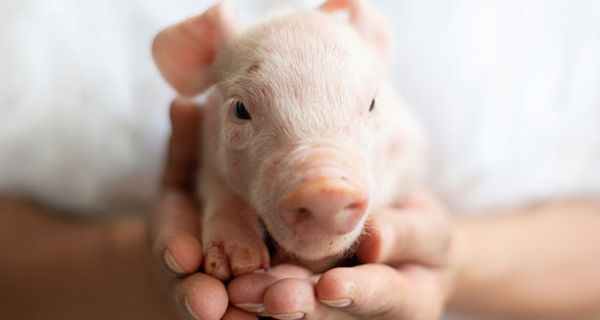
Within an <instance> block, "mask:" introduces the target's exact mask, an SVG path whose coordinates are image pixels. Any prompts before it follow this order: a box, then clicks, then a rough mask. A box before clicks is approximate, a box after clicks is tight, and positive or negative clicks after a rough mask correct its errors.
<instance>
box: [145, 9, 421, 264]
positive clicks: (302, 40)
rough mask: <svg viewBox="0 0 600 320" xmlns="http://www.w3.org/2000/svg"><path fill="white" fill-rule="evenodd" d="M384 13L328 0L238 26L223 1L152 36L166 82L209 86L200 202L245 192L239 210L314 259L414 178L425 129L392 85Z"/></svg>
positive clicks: (345, 245) (190, 89)
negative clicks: (340, 13) (338, 13)
mask: <svg viewBox="0 0 600 320" xmlns="http://www.w3.org/2000/svg"><path fill="white" fill-rule="evenodd" d="M335 10H346V11H347V12H348V14H349V18H348V20H349V21H342V20H341V19H339V18H337V17H335V16H333V15H332V14H331V11H335ZM382 21H383V20H382V19H381V17H380V15H379V14H378V13H377V12H376V11H375V10H373V8H371V7H370V6H369V5H368V4H367V3H366V1H363V0H346V1H336V0H330V1H327V2H326V3H325V4H324V5H322V6H321V8H320V10H306V11H296V12H292V13H288V14H285V15H281V16H277V17H274V18H271V19H269V20H267V21H265V22H263V23H261V24H258V25H256V26H253V27H251V28H248V29H245V30H240V28H238V26H237V22H236V16H235V13H234V9H233V8H232V7H231V5H230V4H229V2H222V3H220V4H217V5H215V6H213V7H211V8H210V9H208V11H207V12H205V13H204V14H202V15H200V16H198V17H194V18H191V19H188V20H186V21H184V22H182V23H180V24H178V25H175V26H173V27H170V28H168V29H166V30H164V31H163V32H161V33H160V34H159V35H158V36H157V38H156V39H155V41H154V45H153V53H154V57H155V61H156V63H157V65H158V67H159V69H160V71H161V73H162V74H163V76H164V77H165V78H166V79H167V80H168V82H169V83H170V84H171V85H173V87H175V88H176V89H177V91H178V92H179V93H180V94H184V95H196V94H199V93H202V92H204V91H208V98H207V100H206V105H205V108H206V110H205V112H204V114H205V116H204V121H205V123H204V132H203V133H202V136H203V150H202V159H203V167H202V172H201V175H200V179H201V180H204V182H203V183H201V185H202V189H201V196H202V197H203V198H204V201H205V202H207V201H208V202H210V201H211V200H210V199H209V198H210V197H216V198H224V199H225V200H223V201H242V202H243V203H245V204H246V205H247V206H248V209H247V210H246V209H244V210H242V209H240V207H237V209H235V210H238V211H240V210H241V211H244V212H246V213H245V214H244V215H245V216H246V217H250V218H244V219H252V218H251V216H252V214H255V215H257V216H258V217H259V218H260V220H262V222H263V223H264V225H265V226H266V229H267V231H268V232H269V233H270V235H271V236H272V237H273V239H274V240H275V241H276V242H277V243H278V244H279V245H280V246H281V248H283V249H284V250H285V251H286V252H288V253H291V254H293V255H295V256H297V257H299V258H302V259H307V260H318V259H322V258H325V257H329V256H333V255H339V254H341V253H344V252H346V251H347V249H349V248H351V246H352V244H353V243H354V242H355V241H356V240H357V238H358V237H359V236H360V234H361V232H362V231H363V229H364V225H365V223H366V221H367V218H368V216H369V212H370V211H372V209H373V208H376V207H378V206H381V205H385V204H386V203H390V202H391V201H393V200H395V199H396V198H397V197H398V196H399V195H401V194H403V193H406V192H407V191H408V190H410V189H412V188H413V187H414V186H415V185H417V184H418V181H419V180H420V176H421V173H422V171H423V170H422V150H423V143H422V142H423V138H422V134H421V131H420V127H419V126H418V123H417V122H416V120H415V119H414V117H413V116H412V114H411V113H410V111H409V109H408V108H406V107H405V106H404V104H403V103H402V102H401V100H399V99H398V98H397V97H396V95H395V94H394V92H393V90H392V89H391V86H390V83H389V80H388V75H387V73H386V68H388V67H389V66H388V57H389V53H388V52H389V49H388V47H389V46H388V37H387V29H386V28H385V26H384V25H383V22H382ZM206 177H209V178H206ZM210 177H212V178H210ZM206 181H208V182H206ZM215 188H216V189H218V190H220V191H219V192H218V193H217V194H215V193H216V192H215V191H211V190H213V189H215ZM208 189H211V190H208ZM223 192H225V193H227V192H230V193H231V194H232V196H231V197H222V195H221V193H223ZM211 195H212V196H211ZM227 199H228V200H227ZM225 207H227V206H225ZM248 212H250V214H248ZM209 214H210V213H209ZM216 214H220V213H216ZM221 214H222V213H221ZM209 220H210V219H209ZM204 221H205V222H206V221H207V220H206V218H205V219H204ZM206 228H207V226H206V224H205V225H204V229H206ZM238 229H239V228H238ZM238 231H239V232H242V231H241V230H236V232H238ZM204 240H207V239H204ZM208 240H209V241H210V240H212V239H208ZM224 251H225V255H230V254H229V253H227V252H226V251H227V249H224ZM229 258H230V259H232V258H231V256H230V257H229ZM261 261H262V262H263V264H264V257H263V259H262V260H261ZM230 263H231V261H230ZM234 273H235V272H234Z"/></svg>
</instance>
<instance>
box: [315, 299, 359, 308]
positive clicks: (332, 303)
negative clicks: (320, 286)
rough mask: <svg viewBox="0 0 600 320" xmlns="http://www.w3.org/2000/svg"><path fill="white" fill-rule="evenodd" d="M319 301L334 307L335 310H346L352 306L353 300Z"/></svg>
mask: <svg viewBox="0 0 600 320" xmlns="http://www.w3.org/2000/svg"><path fill="white" fill-rule="evenodd" d="M319 301H321V302H323V303H324V304H326V305H328V306H330V307H334V308H345V307H347V306H349V305H351V304H352V300H350V299H347V298H345V299H338V300H320V299H319Z"/></svg>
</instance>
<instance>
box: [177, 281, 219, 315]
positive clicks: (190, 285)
mask: <svg viewBox="0 0 600 320" xmlns="http://www.w3.org/2000/svg"><path fill="white" fill-rule="evenodd" d="M175 299H176V301H177V302H178V304H179V306H180V307H181V309H182V310H183V311H185V312H186V314H188V315H189V316H190V317H191V318H192V319H196V320H200V319H202V320H219V319H221V318H222V317H223V315H224V314H225V311H226V310H227V305H228V298H227V291H226V290H225V286H224V285H223V283H222V282H221V281H219V280H217V279H215V278H213V277H211V276H208V275H206V274H203V273H195V274H193V275H191V276H189V277H187V278H185V279H183V280H182V281H180V282H179V283H177V285H176V287H175Z"/></svg>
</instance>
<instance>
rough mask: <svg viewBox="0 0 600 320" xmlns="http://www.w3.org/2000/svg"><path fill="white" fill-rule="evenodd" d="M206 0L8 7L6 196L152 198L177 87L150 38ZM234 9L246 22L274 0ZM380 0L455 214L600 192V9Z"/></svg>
mask: <svg viewBox="0 0 600 320" xmlns="http://www.w3.org/2000/svg"><path fill="white" fill-rule="evenodd" d="M210 2H211V1H205V0H198V1H192V0H171V1H161V0H129V1H124V0H104V1H92V0H53V1H46V0H20V1H12V0H0V192H13V193H23V194H28V195H33V196H35V197H36V198H38V199H40V200H43V201H45V202H48V203H51V204H55V205H61V206H64V207H68V208H72V209H74V210H77V211H81V210H85V211H93V210H116V208H123V207H124V206H132V205H142V204H147V203H149V201H151V199H152V197H153V196H154V195H155V194H156V191H157V181H158V176H159V171H160V168H161V163H162V157H163V152H164V146H165V141H166V137H167V134H168V116H167V110H168V104H169V101H170V99H171V98H172V97H173V96H174V92H173V91H172V90H171V89H169V88H168V87H167V85H166V84H165V83H164V82H163V81H162V79H160V77H159V75H158V73H157V71H156V70H155V67H154V66H153V63H152V60H151V57H150V54H149V46H150V41H151V39H152V37H153V35H154V34H155V33H156V32H157V31H158V30H160V29H161V28H163V27H164V26H166V25H167V24H170V23H173V22H176V21H178V20H181V19H183V18H184V17H187V16H190V15H193V14H197V13H200V12H202V11H203V10H204V9H205V8H206V7H207V6H208V5H209V3H210ZM236 2H237V4H238V8H239V9H240V10H239V11H240V13H241V18H240V21H242V22H248V21H251V19H252V17H253V16H254V15H256V13H258V12H262V11H263V10H264V9H265V8H266V7H267V6H268V5H269V4H270V3H275V2H278V1H276V0H271V1H268V0H263V1H236ZM319 2H320V1H304V4H305V5H307V4H310V5H312V6H314V5H316V4H318V3H319ZM374 2H375V3H376V5H377V6H379V7H380V8H382V10H383V11H384V13H385V15H387V16H388V18H389V20H390V23H391V25H392V26H393V29H394V32H393V34H394V41H395V44H396V55H395V59H394V60H395V62H396V67H395V69H394V71H395V76H396V77H397V80H398V87H399V88H400V90H402V92H403V94H404V95H405V96H406V97H407V99H408V100H409V102H411V103H412V104H413V105H414V106H415V108H416V109H417V110H418V112H419V114H420V115H421V116H422V118H423V120H424V122H425V124H426V126H427V129H428V131H429V132H430V134H431V137H432V144H433V149H434V154H435V162H436V164H437V165H436V168H435V171H434V172H435V176H436V177H437V178H436V181H435V189H436V190H437V191H438V192H439V193H440V194H441V195H442V196H443V197H444V199H446V200H447V201H448V203H450V204H451V205H452V208H453V209H454V210H455V211H456V212H460V213H467V212H483V211H485V210H487V209H489V208H494V207H498V206H512V205H518V204H521V203H524V202H526V201H533V200H538V199H545V198H548V197H556V196H568V195H579V194H591V195H596V196H598V195H600V168H599V167H598V164H600V89H599V88H600V2H598V1H593V0H588V1H585V0H579V1H570V0H526V1H523V0H509V1H480V0H471V1H466V0H465V1H463V0H440V1H423V0H403V1H383V0H380V1H374Z"/></svg>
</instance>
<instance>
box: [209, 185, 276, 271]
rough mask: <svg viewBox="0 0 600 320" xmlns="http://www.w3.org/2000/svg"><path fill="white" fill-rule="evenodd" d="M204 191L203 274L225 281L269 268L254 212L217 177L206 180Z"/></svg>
mask: <svg viewBox="0 0 600 320" xmlns="http://www.w3.org/2000/svg"><path fill="white" fill-rule="evenodd" d="M205 179H206V180H205V181H203V184H202V185H203V188H202V199H203V202H204V212H203V218H202V243H203V248H204V271H205V272H206V273H208V274H210V275H212V276H214V277H216V278H218V279H221V280H223V281H225V280H229V279H230V278H231V277H232V276H238V275H242V274H245V273H249V272H252V271H255V270H257V269H260V268H263V269H266V268H268V267H269V252H268V250H267V247H266V245H265V244H264V241H263V237H262V231H261V227H260V224H259V222H258V217H257V215H256V213H255V212H254V210H252V209H251V208H250V206H249V205H248V204H247V203H246V202H245V201H244V200H242V199H240V198H239V197H237V196H235V195H234V194H233V193H232V191H231V190H229V188H228V187H227V185H226V183H225V182H224V181H222V179H219V178H218V177H214V176H211V177H205Z"/></svg>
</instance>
